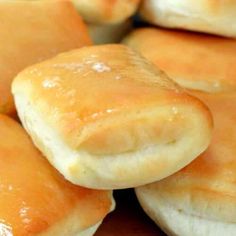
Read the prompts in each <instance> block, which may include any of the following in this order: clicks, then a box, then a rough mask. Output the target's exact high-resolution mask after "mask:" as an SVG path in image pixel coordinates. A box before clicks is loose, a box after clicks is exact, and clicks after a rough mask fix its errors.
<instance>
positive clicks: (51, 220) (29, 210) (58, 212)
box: [0, 115, 114, 236]
mask: <svg viewBox="0 0 236 236" xmlns="http://www.w3.org/2000/svg"><path fill="white" fill-rule="evenodd" d="M0 134H1V135H0V189H1V194H0V208H1V211H0V221H1V224H0V235H2V236H8V235H19V236H23V235H25V236H28V235H32V236H33V235H42V236H55V235H56V236H65V235H66V236H74V235H78V236H88V235H93V233H94V232H95V231H96V229H97V227H98V226H99V224H100V223H101V221H102V220H103V218H104V217H105V216H106V215H107V214H108V213H109V211H110V210H112V209H113V207H114V203H113V199H112V193H111V191H102V190H100V191H99V190H90V189H86V188H82V187H79V186H75V185H72V184H71V183H69V182H67V181H66V180H65V179H64V178H63V177H62V176H61V175H60V174H59V173H58V172H57V171H56V170H55V169H54V168H53V167H52V166H51V165H50V164H49V163H48V162H47V161H46V159H45V158H43V156H42V155H41V153H40V152H39V151H38V150H37V149H36V148H35V147H34V146H33V144H32V142H31V140H30V138H29V137H28V135H27V134H26V132H25V131H24V130H23V128H22V127H21V126H20V125H19V124H18V123H16V121H14V120H12V119H11V118H9V117H7V116H5V115H0Z"/></svg>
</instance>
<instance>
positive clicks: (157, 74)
mask: <svg viewBox="0 0 236 236" xmlns="http://www.w3.org/2000/svg"><path fill="white" fill-rule="evenodd" d="M12 91H13V94H14V97H15V102H16V106H17V110H18V114H19V116H20V119H21V121H22V123H23V125H24V127H25V128H26V130H27V131H28V133H29V134H30V136H31V137H32V139H33V141H34V143H35V144H36V146H38V148H39V149H40V150H41V151H42V152H43V153H44V154H45V156H46V157H47V158H48V159H49V161H50V162H51V163H52V164H53V165H54V166H55V167H56V168H57V169H58V170H59V171H60V172H61V173H62V174H63V175H64V176H65V177H66V178H67V179H68V180H70V181H72V182H73V183H76V184H79V185H82V186H86V187H91V188H97V189H117V188H128V187H134V186H138V185H143V184H145V183H150V182H153V181H155V180H158V179H161V178H164V177H166V176H168V175H170V174H172V173H174V172H176V171H177V170H179V169H180V168H182V167H183V166H185V165H187V164H188V163H189V162H191V161H192V160H193V159H194V158H195V157H196V156H198V155H199V154H200V153H201V152H203V151H204V150H205V149H206V148H207V146H208V144H209V142H210V138H211V130H212V120H211V114H210V113H209V111H208V109H207V108H206V107H205V105H204V104H203V103H201V102H200V101H199V100H198V99H196V98H194V97H192V96H190V95H188V94H186V93H185V92H184V91H183V90H182V89H181V88H179V87H178V86H177V85H176V84H175V83H174V82H172V81H171V80H170V79H169V78H168V77H167V76H166V75H165V74H164V73H163V72H161V71H159V70H158V69H157V68H156V66H154V65H152V64H150V63H149V62H148V61H147V60H145V59H144V58H142V57H141V56H139V54H137V53H135V52H134V51H133V50H131V49H129V48H128V47H125V46H123V45H118V44H117V45H104V46H93V47H84V48H81V49H78V50H74V51H71V52H68V53H64V54H61V55H59V56H57V57H55V58H53V59H51V60H48V61H45V62H43V63H41V64H38V65H35V66H32V67H29V68H28V69H26V70H24V71H23V72H21V73H20V74H19V75H18V76H17V77H16V79H15V80H14V82H13V87H12Z"/></svg>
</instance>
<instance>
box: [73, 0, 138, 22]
mask: <svg viewBox="0 0 236 236" xmlns="http://www.w3.org/2000/svg"><path fill="white" fill-rule="evenodd" d="M72 1H73V3H74V4H75V6H76V8H77V10H78V12H79V13H80V15H81V16H82V17H83V18H84V19H85V21H86V22H87V23H92V24H119V23H122V22H124V21H126V20H127V19H128V18H129V17H130V16H132V15H133V14H134V13H135V12H136V10H137V8H138V5H139V3H140V0H125V1H124V0H93V1H88V0H72Z"/></svg>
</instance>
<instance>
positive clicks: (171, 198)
mask: <svg viewBox="0 0 236 236" xmlns="http://www.w3.org/2000/svg"><path fill="white" fill-rule="evenodd" d="M194 95H197V96H198V97H199V98H201V99H202V101H204V102H205V103H206V104H207V105H208V106H209V107H210V109H211V111H212V113H213V118H214V124H215V129H214V131H213V140H212V143H211V144H210V146H209V148H208V149H207V151H206V152H204V153H203V154H202V155H200V156H199V157H198V158H197V159H196V160H194V161H193V162H192V163H191V164H190V165H188V166H187V167H185V168H183V169H182V170H181V171H179V172H177V173H176V174H174V175H172V176H170V177H168V178H166V179H164V180H161V181H159V182H156V183H153V184H150V185H146V186H143V187H139V188H137V189H136V193H137V196H138V199H139V201H140V203H141V205H142V206H143V208H144V210H145V211H146V213H147V214H148V215H149V216H150V217H151V218H152V219H153V220H154V221H155V222H156V223H157V224H158V225H159V226H160V227H161V228H162V229H163V230H164V231H165V232H166V233H167V234H168V235H175V236H176V235H180V236H190V235H191V236H222V235H224V236H232V235H236V186H235V182H236V158H235V156H236V143H235V140H236V125H235V124H236V94H235V93H219V94H204V93H200V92H198V93H197V92H194Z"/></svg>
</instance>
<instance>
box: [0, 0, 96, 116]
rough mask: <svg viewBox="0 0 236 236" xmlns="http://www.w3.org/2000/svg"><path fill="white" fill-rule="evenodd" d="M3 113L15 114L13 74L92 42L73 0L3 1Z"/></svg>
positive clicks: (0, 98) (0, 59)
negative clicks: (12, 89)
mask: <svg viewBox="0 0 236 236" xmlns="http://www.w3.org/2000/svg"><path fill="white" fill-rule="evenodd" d="M0 40H1V42H0V113H5V114H13V113H14V112H15V106H14V102H13V97H12V94H11V89H10V88H11V82H12V80H13V78H14V77H15V76H16V75H17V73H19V72H20V71H21V70H23V69H24V68H25V67H27V66H29V65H32V64H34V63H38V62H40V61H43V60H45V59H48V58H50V57H52V56H55V55H56V54H58V53H59V52H64V51H67V50H70V49H74V48H79V47H81V46H84V45H90V44H91V40H90V38H89V36H88V32H87V28H86V26H85V25H84V23H83V21H82V19H81V18H80V16H78V14H77V12H76V10H75V9H74V6H73V5H72V3H70V2H69V1H7V0H6V1H1V2H0Z"/></svg>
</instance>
